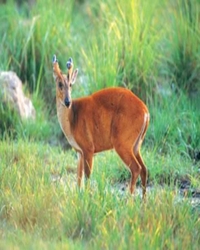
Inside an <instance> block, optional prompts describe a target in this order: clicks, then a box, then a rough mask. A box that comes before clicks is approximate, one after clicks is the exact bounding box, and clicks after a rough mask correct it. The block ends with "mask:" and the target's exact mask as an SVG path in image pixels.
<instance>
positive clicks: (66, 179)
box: [0, 140, 200, 249]
mask: <svg viewBox="0 0 200 250" xmlns="http://www.w3.org/2000/svg"><path fill="white" fill-rule="evenodd" d="M0 152H1V154H0V157H1V161H0V166H1V167H0V187H1V190H2V192H1V194H0V198H1V199H0V207H1V211H0V219H1V220H0V221H1V223H0V238H1V243H0V244H1V245H0V246H1V247H3V248H4V249H9V248H12V247H14V246H18V247H19V248H20V249H27V248H28V249H29V248H33V247H40V248H42V249H58V248H59V249H66V248H67V247H69V248H70V249H71V248H72V249H77V248H78V249H85V248H87V249H94V248H95V249H102V248H105V249H110V248H113V247H116V248H118V249H130V248H132V247H133V248H136V249H137V248H142V249H143V248H146V247H148V249H160V248H165V247H166V248H169V249H171V248H177V249H180V248H182V247H183V246H184V247H186V248H187V249H190V248H193V249H198V245H199V240H200V238H199V220H198V213H197V211H196V210H192V208H191V205H190V204H189V202H188V201H187V199H185V200H183V201H180V200H179V197H178V196H177V194H176V188H175V186H171V187H169V188H168V189H159V188H158V189H155V190H154V191H151V192H149V193H148V199H147V201H146V203H145V204H144V203H141V199H140V196H136V197H135V198H134V200H133V197H132V196H130V195H125V194H124V195H121V194H120V193H119V192H118V188H119V187H117V188H116V187H114V185H113V176H112V175H109V174H108V173H106V171H107V170H106V169H109V168H116V166H115V162H113V161H112V157H113V156H112V154H109V155H108V158H106V160H105V157H104V156H103V155H102V156H99V157H100V158H101V159H98V160H97V163H98V164H97V165H96V168H94V173H93V176H92V179H93V180H92V182H91V185H90V187H89V188H88V189H86V190H81V191H79V190H77V188H76V178H75V176H74V174H75V172H76V171H75V169H74V164H75V160H76V159H75V157H74V155H73V154H71V153H70V152H67V153H66V152H65V153H64V152H63V151H61V150H60V149H58V148H54V149H52V148H51V147H49V146H47V145H42V144H41V143H37V144H36V143H31V142H29V141H27V142H26V141H22V140H21V141H18V142H17V143H15V142H13V141H4V142H1V144H0ZM95 163H96V162H95ZM104 173H106V174H105V175H104ZM95 183H97V185H95Z"/></svg>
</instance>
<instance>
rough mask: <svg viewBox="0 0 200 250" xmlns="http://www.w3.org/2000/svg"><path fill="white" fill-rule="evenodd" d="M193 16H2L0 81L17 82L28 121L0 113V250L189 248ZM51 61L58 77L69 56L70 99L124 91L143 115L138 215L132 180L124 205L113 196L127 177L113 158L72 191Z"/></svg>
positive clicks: (193, 240)
mask: <svg viewBox="0 0 200 250" xmlns="http://www.w3.org/2000/svg"><path fill="white" fill-rule="evenodd" d="M47 6H48V8H47ZM55 6H56V7H55ZM199 14H200V5H199V1H198V0H193V1H187V0H176V1H171V0H170V1H168V0H164V1H158V0H153V1H142V0H138V1H135V0H132V1H131V0H130V1H122V0H118V1H116V0H112V1H111V0H103V1H89V0H74V1H65V3H64V1H61V0H59V1H50V0H45V1H43V0H38V1H36V2H35V3H34V4H32V5H29V3H28V2H24V1H18V4H16V1H12V0H11V1H7V2H6V4H2V3H1V4H0V23H1V24H0V35H1V42H0V58H1V60H0V69H1V70H13V71H15V72H16V73H17V75H18V76H19V77H20V78H21V79H22V81H23V83H24V90H25V92H26V94H27V95H28V96H30V98H31V99H32V101H33V104H34V106H35V109H36V119H35V121H22V120H20V119H19V118H18V117H17V116H16V114H14V113H13V111H12V110H11V109H10V108H8V107H5V106H4V105H3V103H2V104H1V105H0V133H1V134H0V249H12V248H13V249H114V248H116V249H183V248H184V249H198V248H199V244H200V237H199V235H200V234H199V232H200V220H199V211H200V209H199V205H197V206H195V207H194V206H193V205H192V204H191V196H192V190H197V191H198V190H199V187H200V179H199V167H200V166H199V161H198V157H197V155H198V153H199V151H200V139H199V138H200V130H199V128H200V113H199V108H200V105H199V92H200V87H199V86H200V84H199V79H200V78H199V75H200V67H199V65H200V50H199V46H198V45H199V42H200V34H199V31H200V27H199V24H200V23H199V20H200V19H199ZM53 54H56V55H57V57H58V60H59V64H60V67H61V68H62V70H63V71H65V63H66V61H67V60H68V58H69V57H70V56H72V57H73V59H74V65H75V67H77V68H79V75H78V81H77V84H75V86H74V87H73V93H72V96H73V98H75V97H79V96H84V95H88V94H90V93H92V92H94V91H96V90H98V89H102V88H105V87H109V86H123V87H127V88H129V89H131V90H132V91H134V92H135V93H136V94H137V95H138V96H139V97H140V98H141V99H142V100H143V101H144V102H145V103H146V104H147V106H148V108H149V111H150V114H151V121H150V126H149V129H148V131H147V135H146V137H145V141H144V145H143V147H142V155H143V157H144V161H145V163H146V165H147V167H148V171H149V178H148V185H149V190H148V198H147V200H146V203H143V202H142V201H141V197H140V195H139V194H138V193H139V191H140V188H139V186H140V180H139V181H138V183H137V192H136V195H135V196H134V197H132V196H131V195H130V194H129V192H128V188H127V191H122V184H123V185H124V184H126V183H127V182H128V181H129V179H130V173H129V172H128V171H127V169H126V168H125V167H124V166H123V164H122V162H121V160H120V159H119V158H118V157H117V155H116V154H115V153H114V152H112V151H109V152H105V153H101V154H99V155H98V156H95V159H94V171H93V174H92V177H91V181H90V185H89V187H88V188H86V187H85V188H84V189H82V190H78V189H77V184H76V164H77V158H76V154H75V151H74V150H67V151H66V150H64V149H63V148H62V147H61V143H60V138H62V137H63V135H62V134H61V132H60V128H59V124H58V122H57V117H56V109H55V86H54V81H53V77H52V64H51V60H52V55H53ZM182 180H187V181H189V184H190V189H191V190H189V192H188V194H187V195H186V197H183V196H181V195H180V186H181V181H182ZM190 191H191V192H190ZM198 204H199V203H198Z"/></svg>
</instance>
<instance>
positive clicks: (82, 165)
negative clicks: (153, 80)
mask: <svg viewBox="0 0 200 250" xmlns="http://www.w3.org/2000/svg"><path fill="white" fill-rule="evenodd" d="M77 74H78V70H77V69H76V70H75V71H73V62H72V59H71V58H70V59H69V60H68V62H67V74H63V73H62V72H61V70H60V68H59V64H58V61H57V59H56V56H55V55H54V57H53V76H54V79H55V82H56V105H57V116H58V121H59V123H60V126H61V128H62V131H63V132H64V134H65V136H66V138H67V140H68V142H69V143H70V144H71V146H72V147H73V148H74V149H75V150H76V151H77V152H78V154H79V162H78V171H77V175H78V185H79V186H80V185H81V180H82V176H83V172H84V174H85V177H86V178H89V177H90V174H91V171H92V165H93V156H94V154H95V153H98V152H101V151H105V150H109V149H113V148H114V149H115V151H116V152H117V154H118V155H119V156H120V158H121V159H122V160H123V162H124V163H125V164H126V166H127V167H128V168H129V169H130V172H131V182H130V192H131V193H133V191H134V187H135V183H136V180H137V178H138V175H140V177H141V182H142V189H143V197H144V196H145V193H146V182H147V169H146V167H145V165H144V162H143V160H142V157H141V155H140V147H141V144H142V142H143V140H144V136H145V133H146V130H147V127H148V124H149V118H150V115H149V112H148V109H147V107H146V106H145V104H144V103H143V102H142V101H141V100H140V99H139V98H138V97H137V96H136V95H134V94H133V93H132V92H131V91H130V90H127V89H125V88H119V87H113V88H106V89H103V90H100V91H98V92H96V93H94V94H92V95H90V96H87V97H83V98H79V99H75V100H72V98H71V89H72V85H73V84H74V83H75V80H76V77H77Z"/></svg>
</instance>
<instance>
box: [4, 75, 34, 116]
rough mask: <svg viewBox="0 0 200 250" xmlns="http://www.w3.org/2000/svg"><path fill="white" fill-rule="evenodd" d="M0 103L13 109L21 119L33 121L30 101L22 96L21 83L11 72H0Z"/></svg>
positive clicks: (32, 109)
mask: <svg viewBox="0 0 200 250" xmlns="http://www.w3.org/2000/svg"><path fill="white" fill-rule="evenodd" d="M0 99H1V100H0V101H1V102H3V103H4V104H8V105H9V107H11V108H14V109H15V110H16V111H17V113H18V114H19V115H20V117H21V118H22V119H29V118H30V119H35V115H36V112H35V108H34V107H33V104H32V101H31V100H30V99H29V98H28V97H26V96H25V95H24V92H23V89H22V82H21V80H20V79H19V77H18V76H17V75H16V73H14V72H12V71H1V72H0Z"/></svg>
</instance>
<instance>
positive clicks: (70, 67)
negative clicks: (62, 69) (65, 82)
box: [66, 57, 73, 79]
mask: <svg viewBox="0 0 200 250" xmlns="http://www.w3.org/2000/svg"><path fill="white" fill-rule="evenodd" d="M66 66H67V69H68V74H67V75H68V79H71V76H72V72H73V60H72V58H71V57H70V58H69V60H68V61H67V63H66Z"/></svg>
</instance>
